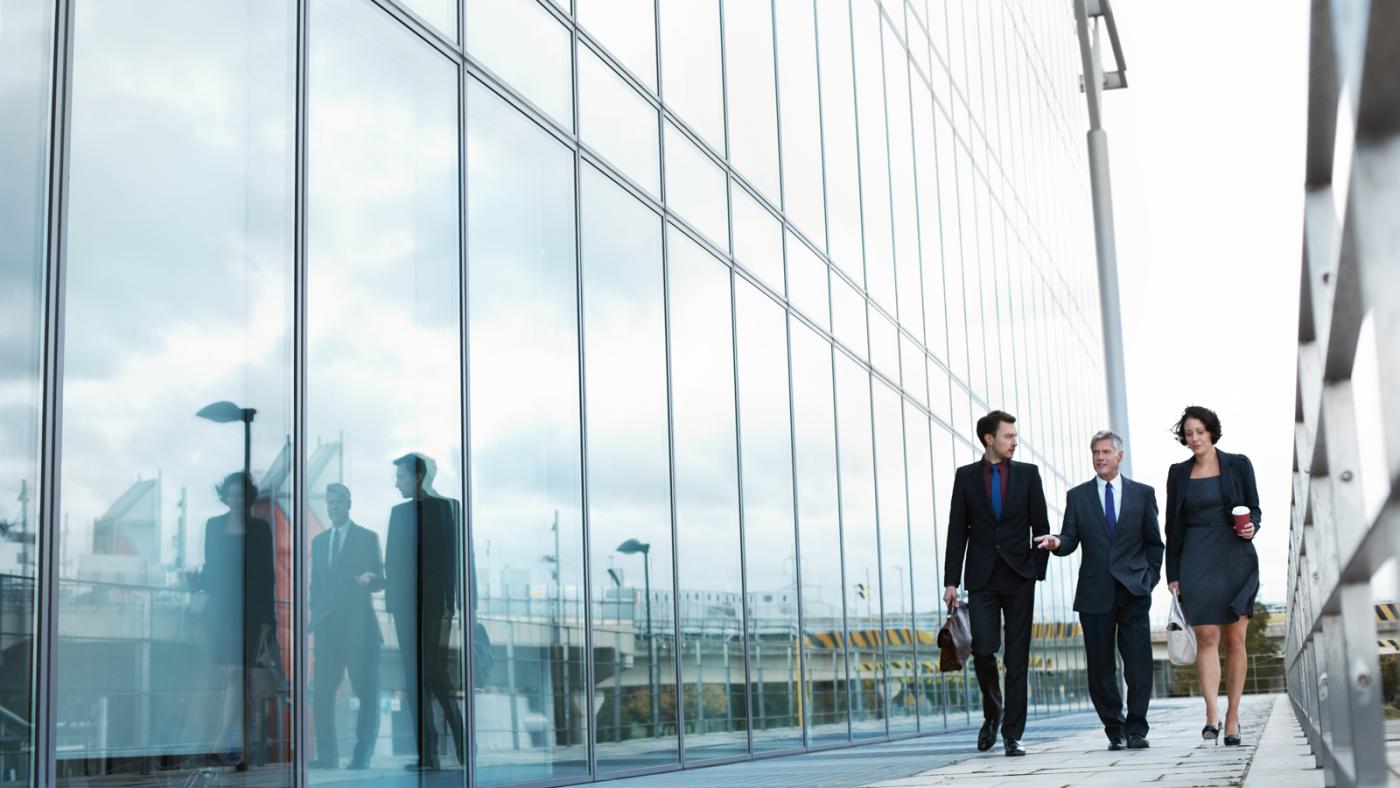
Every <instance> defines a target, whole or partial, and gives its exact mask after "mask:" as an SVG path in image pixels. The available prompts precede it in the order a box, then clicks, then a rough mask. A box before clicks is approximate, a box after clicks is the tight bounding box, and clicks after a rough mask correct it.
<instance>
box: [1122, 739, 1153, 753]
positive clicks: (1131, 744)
mask: <svg viewBox="0 0 1400 788" xmlns="http://www.w3.org/2000/svg"><path fill="white" fill-rule="evenodd" d="M1150 746H1152V745H1150V744H1148V743H1147V737H1146V736H1129V737H1128V749H1130V750H1145V749H1147V748H1148V747H1150Z"/></svg>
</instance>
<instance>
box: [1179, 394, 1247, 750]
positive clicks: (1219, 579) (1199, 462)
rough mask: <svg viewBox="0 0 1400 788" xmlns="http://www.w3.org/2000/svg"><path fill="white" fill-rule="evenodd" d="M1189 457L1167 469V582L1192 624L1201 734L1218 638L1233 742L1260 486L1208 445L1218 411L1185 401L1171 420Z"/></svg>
mask: <svg viewBox="0 0 1400 788" xmlns="http://www.w3.org/2000/svg"><path fill="white" fill-rule="evenodd" d="M1172 431H1173V432H1174V433H1176V437H1177V440H1179V441H1181V443H1182V444H1183V445H1185V446H1186V447H1188V448H1189V449H1191V457H1190V459H1187V460H1185V461H1184V462H1179V463H1177V464H1175V465H1173V466H1171V470H1170V472H1168V474H1167V587H1168V588H1170V589H1171V592H1172V593H1173V594H1178V595H1179V597H1180V600H1181V607H1182V612H1184V613H1185V614H1186V622H1187V623H1188V624H1190V625H1191V627H1192V628H1193V629H1194V630H1195V631H1196V675H1197V676H1198V677H1199V678H1200V680H1201V694H1202V696H1204V698H1205V702H1206V726H1205V728H1203V729H1202V730H1201V736H1202V738H1205V739H1209V740H1212V741H1215V740H1218V738H1219V736H1220V717H1219V709H1218V708H1217V698H1218V695H1219V691H1220V644H1221V643H1222V642H1223V643H1224V644H1225V687H1226V692H1227V694H1228V696H1229V707H1228V709H1227V710H1226V712H1225V743H1226V744H1227V745H1238V744H1239V743H1240V694H1241V693H1242V692H1243V691H1244V680H1245V676H1246V673H1247V672H1248V665H1247V663H1246V654H1245V648H1244V643H1245V630H1246V629H1247V628H1248V627H1249V617H1250V615H1251V614H1252V613H1253V611H1254V597H1255V596H1256V595H1257V594H1258V593H1259V555H1258V554H1257V553H1256V552H1255V551H1254V544H1253V540H1254V536H1255V534H1257V533H1258V532H1259V490H1258V488H1257V487H1256V485H1255V482H1254V466H1253V465H1252V464H1251V463H1250V462H1249V458H1248V457H1246V456H1244V455H1243V454H1229V453H1226V452H1223V451H1220V450H1219V449H1217V448H1215V444H1216V442H1217V441H1219V440H1220V419H1219V417H1217V416H1216V415H1215V413H1214V412H1213V411H1211V410H1210V409H1209V408H1203V407H1200V406H1199V405H1192V406H1191V407H1189V408H1187V409H1186V411H1185V412H1184V413H1182V414H1181V419H1180V420H1178V421H1177V423H1176V426H1175V427H1173V428H1172ZM1236 506H1245V507H1248V508H1249V512H1250V515H1249V519H1250V525H1249V526H1248V527H1245V528H1244V529H1242V530H1241V531H1240V532H1236V530H1235V527H1234V522H1233V518H1232V517H1231V514H1230V511H1231V510H1232V509H1234V508H1235V507H1236Z"/></svg>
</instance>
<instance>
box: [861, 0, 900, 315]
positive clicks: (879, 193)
mask: <svg viewBox="0 0 1400 788" xmlns="http://www.w3.org/2000/svg"><path fill="white" fill-rule="evenodd" d="M851 28H852V29H851V34H852V41H854V42H855V43H854V46H855V68H856V118H857V121H858V127H859V130H860V202H861V209H862V213H861V216H862V217H863V219H864V221H863V222H862V224H861V227H862V229H863V230H864V232H865V236H864V237H865V289H866V292H867V293H869V294H870V297H871V298H873V299H875V300H876V301H878V302H879V303H880V305H881V306H883V307H885V308H886V309H887V310H889V311H890V312H891V313H893V312H894V311H895V284H894V239H893V237H892V236H891V231H890V170H889V166H890V165H889V159H888V155H887V151H886V148H887V147H888V146H887V145H886V137H885V79H884V74H883V65H884V64H883V61H882V58H881V57H880V10H879V8H878V7H877V6H876V5H875V3H873V2H868V1H867V2H856V3H852V4H851Z"/></svg>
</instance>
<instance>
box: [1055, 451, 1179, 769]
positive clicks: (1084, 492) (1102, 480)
mask: <svg viewBox="0 0 1400 788" xmlns="http://www.w3.org/2000/svg"><path fill="white" fill-rule="evenodd" d="M1089 446H1090V450H1091V451H1092V452H1093V455H1094V473H1095V474H1097V476H1096V477H1095V478H1094V479H1093V480H1092V481H1087V482H1084V483H1083V484H1081V485H1079V486H1078V487H1075V488H1074V489H1072V490H1070V491H1069V495H1068V497H1067V500H1066V501H1065V522H1064V527H1063V528H1061V529H1060V533H1059V535H1058V536H1042V537H1040V538H1039V539H1037V540H1036V545H1037V546H1038V547H1040V548H1042V549H1045V550H1052V551H1054V553H1055V555H1060V556H1066V555H1069V554H1070V553H1073V552H1074V550H1075V548H1076V547H1078V546H1080V545H1083V547H1084V558H1083V560H1082V561H1081V563H1080V564H1079V584H1078V588H1077V590H1076V591H1075V593H1074V609H1075V610H1076V611H1078V612H1079V622H1080V626H1081V627H1083V629H1084V650H1085V652H1086V656H1087V657H1088V659H1087V667H1088V678H1089V697H1090V698H1091V699H1093V701H1094V710H1095V711H1097V712H1098V713H1099V719H1100V720H1102V721H1103V729H1104V733H1106V734H1108V749H1110V750H1121V749H1123V746H1124V743H1123V737H1124V734H1125V733H1126V734H1127V747H1128V749H1131V750H1140V749H1146V748H1147V746H1148V745H1147V703H1148V701H1149V700H1150V699H1151V698H1152V627H1151V624H1150V622H1149V621H1148V617H1147V613H1148V610H1149V609H1150V608H1151V607H1152V589H1153V587H1154V586H1156V585H1157V581H1158V580H1160V579H1161V577H1162V554H1163V552H1164V547H1163V545H1162V531H1161V528H1160V527H1159V526H1158V523H1157V493H1156V491H1155V490H1153V489H1152V488H1151V487H1149V486H1147V485H1146V484H1139V483H1138V482H1135V481H1133V480H1132V479H1126V478H1123V477H1122V476H1120V475H1119V474H1118V465H1119V463H1121V462H1122V461H1123V439H1122V438H1120V437H1118V436H1117V435H1115V434H1114V433H1112V432H1109V431H1107V430H1105V431H1103V432H1100V433H1098V434H1097V435H1095V436H1094V438H1093V440H1092V441H1091V442H1090V444H1089ZM1114 641H1117V644H1118V652H1119V653H1120V654H1121V655H1122V656H1123V676H1124V678H1125V679H1126V680H1127V683H1128V714H1127V717H1126V718H1125V717H1124V715H1123V698H1122V696H1121V695H1120V694H1119V692H1118V669H1117V667H1116V665H1115V664H1114V658H1113V645H1114Z"/></svg>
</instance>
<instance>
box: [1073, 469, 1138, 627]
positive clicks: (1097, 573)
mask: <svg viewBox="0 0 1400 788" xmlns="http://www.w3.org/2000/svg"><path fill="white" fill-rule="evenodd" d="M1118 479H1119V481H1120V483H1121V487H1120V485H1115V490H1114V492H1115V493H1117V494H1118V495H1119V497H1118V499H1117V501H1116V503H1118V504H1119V507H1118V512H1119V514H1118V528H1117V529H1116V530H1114V532H1113V538H1112V539H1109V537H1108V518H1107V517H1105V516H1104V511H1103V504H1102V503H1100V501H1099V482H1098V479H1097V478H1095V479H1093V480H1091V481H1087V482H1085V483H1083V484H1081V485H1079V486H1078V487H1075V488H1074V489H1072V490H1070V491H1069V495H1068V496H1066V500H1065V522H1064V527H1063V528H1061V529H1060V546H1059V548H1058V549H1056V550H1055V555H1060V556H1064V555H1069V554H1070V553H1073V552H1074V550H1075V548H1076V547H1079V546H1080V545H1083V547H1084V559H1083V560H1082V561H1081V562H1080V564H1079V583H1078V586H1077V588H1076V590H1075V592H1074V609H1075V610H1077V611H1079V612H1080V613H1107V612H1108V611H1110V610H1112V609H1113V598H1114V595H1115V594H1114V590H1113V581H1114V580H1117V581H1118V582H1120V583H1122V584H1123V587H1124V588H1126V589H1128V592H1129V593H1131V594H1133V595H1134V596H1147V595H1149V594H1151V593H1152V589H1153V587H1155V586H1156V585H1157V581H1158V580H1160V579H1161V578H1162V552H1163V546H1162V531H1161V528H1159V527H1158V525H1157V491H1156V490H1153V489H1152V488H1151V487H1149V486H1147V485H1146V484H1139V483H1137V482H1135V481H1133V480H1132V479H1128V478H1125V477H1123V476H1119V477H1118Z"/></svg>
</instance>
